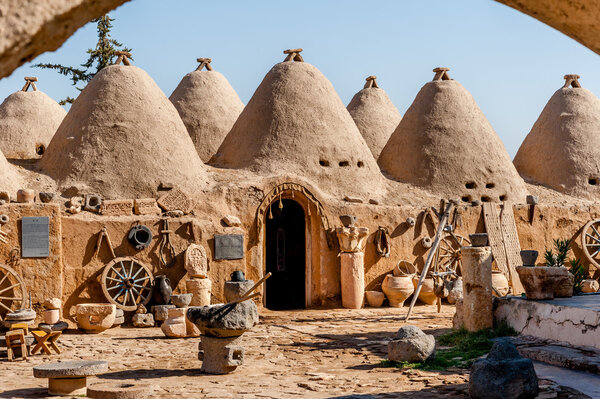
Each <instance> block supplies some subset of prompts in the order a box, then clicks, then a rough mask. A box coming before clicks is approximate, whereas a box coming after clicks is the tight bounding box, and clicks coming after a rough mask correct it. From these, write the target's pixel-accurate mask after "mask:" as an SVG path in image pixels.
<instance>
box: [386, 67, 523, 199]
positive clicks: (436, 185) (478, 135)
mask: <svg viewBox="0 0 600 399" xmlns="http://www.w3.org/2000/svg"><path fill="white" fill-rule="evenodd" d="M434 72H436V75H435V77H434V80H433V81H432V82H428V83H426V84H425V85H424V86H423V88H421V91H419V93H418V94H417V97H416V98H415V100H414V101H413V103H412V105H411V106H410V108H409V109H408V110H407V111H406V113H405V114H404V117H403V118H402V121H400V124H399V125H398V127H397V128H396V130H395V131H394V133H393V134H392V136H391V137H390V140H389V141H388V143H387V144H386V146H385V147H384V149H383V151H382V152H381V155H380V157H379V165H380V166H381V168H382V170H383V171H384V172H387V173H388V174H389V175H390V176H391V177H393V178H395V179H398V180H401V181H404V182H407V183H413V184H416V185H418V186H421V187H423V188H426V189H428V190H429V191H431V192H432V193H435V194H438V195H442V196H446V197H453V198H456V197H460V198H462V199H463V201H467V202H468V201H472V200H481V201H492V202H497V201H504V200H509V201H514V202H518V201H523V200H524V199H525V195H526V192H525V184H524V182H523V180H522V179H521V177H520V176H519V174H518V173H517V171H516V169H515V167H514V166H513V164H512V162H511V160H510V157H509V156H508V153H507V152H506V149H505V148H504V145H503V144H502V141H500V138H499V137H498V136H497V135H496V133H495V132H494V129H493V128H492V126H491V125H490V124H489V122H488V121H487V119H486V118H485V115H484V114H483V112H481V109H479V107H478V106H477V103H476V102H475V100H474V99H473V97H472V96H471V94H470V93H469V92H468V91H467V90H466V89H465V88H464V87H463V86H462V85H461V84H460V83H458V82H457V81H455V80H451V79H450V78H449V77H448V68H436V69H434Z"/></svg>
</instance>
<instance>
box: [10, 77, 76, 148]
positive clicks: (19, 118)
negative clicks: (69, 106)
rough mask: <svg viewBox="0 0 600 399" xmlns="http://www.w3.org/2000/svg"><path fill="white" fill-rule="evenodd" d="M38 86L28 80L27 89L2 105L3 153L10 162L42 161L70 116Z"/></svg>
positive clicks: (15, 94) (26, 79)
mask: <svg viewBox="0 0 600 399" xmlns="http://www.w3.org/2000/svg"><path fill="white" fill-rule="evenodd" d="M35 82H37V78H35V77H33V76H32V77H26V78H25V86H23V88H22V89H21V90H19V91H17V92H16V93H13V94H11V95H10V96H8V97H7V98H6V99H5V100H4V102H3V103H2V104H1V105H0V150H2V152H3V153H4V156H6V157H7V158H9V159H11V158H12V159H35V158H41V156H42V155H43V153H44V151H45V150H46V147H47V146H48V143H50V140H51V139H52V136H54V133H55V132H56V129H57V128H58V126H59V125H60V123H61V122H62V120H63V118H64V117H65V115H66V114H67V112H66V111H65V110H64V109H63V108H62V107H61V106H60V105H58V103H57V102H56V101H54V100H53V99H51V98H50V97H48V95H47V94H45V93H43V92H42V91H40V90H38V89H37V86H36V83H35ZM29 89H31V90H29Z"/></svg>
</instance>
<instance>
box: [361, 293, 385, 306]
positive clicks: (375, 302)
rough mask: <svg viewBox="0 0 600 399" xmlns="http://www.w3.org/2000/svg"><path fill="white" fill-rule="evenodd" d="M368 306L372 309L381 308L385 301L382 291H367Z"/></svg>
mask: <svg viewBox="0 0 600 399" xmlns="http://www.w3.org/2000/svg"><path fill="white" fill-rule="evenodd" d="M365 298H366V300H367V304H368V305H369V306H370V307H372V308H380V307H381V305H383V301H384V300H385V294H384V293H383V292H381V291H365Z"/></svg>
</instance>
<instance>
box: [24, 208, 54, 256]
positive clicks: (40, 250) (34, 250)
mask: <svg viewBox="0 0 600 399" xmlns="http://www.w3.org/2000/svg"><path fill="white" fill-rule="evenodd" d="M49 225H50V219H49V218H48V216H35V217H30V216H26V217H23V218H22V219H21V257H23V258H46V257H48V256H50V230H49Z"/></svg>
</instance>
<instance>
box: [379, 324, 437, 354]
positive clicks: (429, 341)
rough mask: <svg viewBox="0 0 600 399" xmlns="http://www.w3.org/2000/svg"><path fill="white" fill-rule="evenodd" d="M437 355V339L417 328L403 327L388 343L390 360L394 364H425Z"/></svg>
mask: <svg viewBox="0 0 600 399" xmlns="http://www.w3.org/2000/svg"><path fill="white" fill-rule="evenodd" d="M434 354H435V337H434V336H433V335H430V334H425V333H424V332H423V331H421V329H420V328H418V327H416V326H404V327H401V328H400V329H399V330H398V332H397V333H396V339H394V340H392V341H390V342H389V343H388V359H389V360H392V361H394V362H410V363H419V362H424V361H425V360H427V359H429V358H430V357H432V356H434Z"/></svg>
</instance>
